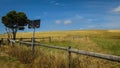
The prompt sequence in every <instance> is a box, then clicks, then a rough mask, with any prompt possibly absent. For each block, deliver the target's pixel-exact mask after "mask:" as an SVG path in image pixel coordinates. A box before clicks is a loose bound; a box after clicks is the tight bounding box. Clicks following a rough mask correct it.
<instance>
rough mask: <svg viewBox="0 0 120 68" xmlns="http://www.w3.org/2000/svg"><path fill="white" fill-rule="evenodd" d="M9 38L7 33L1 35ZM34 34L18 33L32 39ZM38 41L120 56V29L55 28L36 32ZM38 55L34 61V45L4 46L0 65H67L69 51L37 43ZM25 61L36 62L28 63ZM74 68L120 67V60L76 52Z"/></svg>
mask: <svg viewBox="0 0 120 68" xmlns="http://www.w3.org/2000/svg"><path fill="white" fill-rule="evenodd" d="M0 37H1V38H7V35H6V34H4V35H0ZM31 37H32V33H31V32H29V33H17V38H31ZM43 37H51V42H49V40H48V39H40V40H39V39H38V40H36V41H37V42H40V43H44V44H48V45H54V46H62V47H68V46H71V47H72V48H75V49H79V50H86V51H91V52H97V53H103V54H111V55H117V56H120V30H72V31H51V32H36V33H35V38H43ZM35 49H36V57H35V58H34V60H31V59H30V58H29V59H28V58H27V57H32V56H31V55H30V54H29V53H31V52H30V47H27V46H19V45H18V44H16V46H15V47H14V48H13V47H11V46H8V45H5V46H2V47H0V66H3V68H9V67H11V68H30V67H31V68H67V52H64V51H61V50H56V49H50V48H45V47H40V46H36V47H35ZM25 62H26V63H27V62H32V63H29V64H25ZM71 68H120V63H117V62H111V61H107V60H103V59H98V58H93V57H89V56H83V55H78V54H72V59H71Z"/></svg>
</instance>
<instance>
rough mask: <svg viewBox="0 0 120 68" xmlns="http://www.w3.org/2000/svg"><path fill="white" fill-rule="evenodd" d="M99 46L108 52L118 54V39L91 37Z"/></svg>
mask: <svg viewBox="0 0 120 68" xmlns="http://www.w3.org/2000/svg"><path fill="white" fill-rule="evenodd" d="M93 41H95V42H96V43H97V44H98V45H99V47H101V48H103V49H104V50H106V51H108V52H109V53H110V54H113V55H118V56H120V40H119V39H110V38H109V39H104V38H93Z"/></svg>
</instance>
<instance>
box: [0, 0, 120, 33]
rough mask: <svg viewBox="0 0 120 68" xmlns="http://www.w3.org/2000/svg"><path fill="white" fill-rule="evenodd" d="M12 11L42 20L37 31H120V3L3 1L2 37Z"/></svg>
mask: <svg viewBox="0 0 120 68" xmlns="http://www.w3.org/2000/svg"><path fill="white" fill-rule="evenodd" d="M11 10H16V11H17V12H25V13H26V15H27V17H28V19H30V20H36V19H41V25H40V28H37V29H36V31H57V30H91V29H94V30H96V29H100V30H103V29H104V30H108V29H117V30H118V29H120V0H0V33H5V27H4V25H3V24H2V21H1V18H2V16H5V15H6V14H7V13H8V12H9V11H11ZM29 31H33V30H32V29H28V28H27V26H26V29H25V30H24V31H22V32H29Z"/></svg>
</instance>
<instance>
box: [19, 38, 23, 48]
mask: <svg viewBox="0 0 120 68" xmlns="http://www.w3.org/2000/svg"><path fill="white" fill-rule="evenodd" d="M22 40H23V39H22V38H20V39H19V45H20V46H21V44H22V43H21V41H22Z"/></svg>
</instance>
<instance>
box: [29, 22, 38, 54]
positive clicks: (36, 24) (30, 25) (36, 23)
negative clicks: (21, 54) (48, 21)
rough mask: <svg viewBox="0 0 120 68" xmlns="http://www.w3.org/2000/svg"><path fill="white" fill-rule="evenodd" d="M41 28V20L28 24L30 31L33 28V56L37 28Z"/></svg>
mask: <svg viewBox="0 0 120 68" xmlns="http://www.w3.org/2000/svg"><path fill="white" fill-rule="evenodd" d="M39 27H40V20H31V21H30V22H29V24H28V28H29V29H31V28H33V35H32V45H31V46H32V48H31V49H32V52H33V54H34V41H35V39H34V37H35V28H39Z"/></svg>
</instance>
